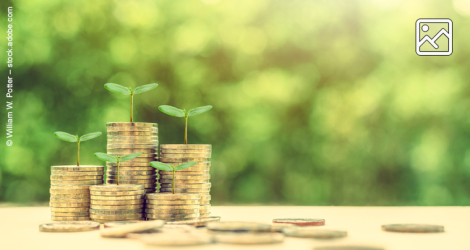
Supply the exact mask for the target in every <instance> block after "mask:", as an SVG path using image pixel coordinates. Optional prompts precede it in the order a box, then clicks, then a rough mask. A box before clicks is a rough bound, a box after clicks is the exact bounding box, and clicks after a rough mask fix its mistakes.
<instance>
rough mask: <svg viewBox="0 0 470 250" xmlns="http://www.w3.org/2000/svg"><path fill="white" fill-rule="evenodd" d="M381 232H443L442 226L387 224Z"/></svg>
mask: <svg viewBox="0 0 470 250" xmlns="http://www.w3.org/2000/svg"><path fill="white" fill-rule="evenodd" d="M382 230H383V231H389V232H401V233H440V232H444V226H440V225H428V224H389V225H382Z"/></svg>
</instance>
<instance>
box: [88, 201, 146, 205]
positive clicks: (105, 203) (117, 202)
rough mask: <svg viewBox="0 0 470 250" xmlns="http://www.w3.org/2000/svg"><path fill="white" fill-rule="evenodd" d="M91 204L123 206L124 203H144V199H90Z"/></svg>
mask: <svg viewBox="0 0 470 250" xmlns="http://www.w3.org/2000/svg"><path fill="white" fill-rule="evenodd" d="M90 203H91V205H100V206H124V205H137V204H144V200H143V199H142V200H122V201H108V200H90Z"/></svg>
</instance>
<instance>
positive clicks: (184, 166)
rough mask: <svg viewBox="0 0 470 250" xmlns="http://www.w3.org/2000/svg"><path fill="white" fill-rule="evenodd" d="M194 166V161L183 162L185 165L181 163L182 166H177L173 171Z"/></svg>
mask: <svg viewBox="0 0 470 250" xmlns="http://www.w3.org/2000/svg"><path fill="white" fill-rule="evenodd" d="M196 164H197V162H195V161H191V162H185V163H183V164H180V165H178V166H177V167H176V168H175V170H182V169H185V168H189V167H192V166H194V165H196Z"/></svg>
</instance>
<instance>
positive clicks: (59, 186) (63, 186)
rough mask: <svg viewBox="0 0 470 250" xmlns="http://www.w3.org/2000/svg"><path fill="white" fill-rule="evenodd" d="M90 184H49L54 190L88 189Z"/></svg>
mask: <svg viewBox="0 0 470 250" xmlns="http://www.w3.org/2000/svg"><path fill="white" fill-rule="evenodd" d="M89 186H90V185H74V184H51V189H55V190H65V189H67V190H72V189H73V190H83V191H84V192H85V191H88V190H89Z"/></svg>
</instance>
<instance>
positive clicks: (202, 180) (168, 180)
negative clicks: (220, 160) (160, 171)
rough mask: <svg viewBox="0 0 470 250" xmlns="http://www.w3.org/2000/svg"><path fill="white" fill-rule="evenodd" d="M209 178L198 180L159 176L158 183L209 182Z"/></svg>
mask: <svg viewBox="0 0 470 250" xmlns="http://www.w3.org/2000/svg"><path fill="white" fill-rule="evenodd" d="M209 181H210V180H209V179H200V180H180V179H176V180H173V179H161V178H160V183H173V182H174V183H175V186H177V185H178V184H196V183H207V182H209Z"/></svg>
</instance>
